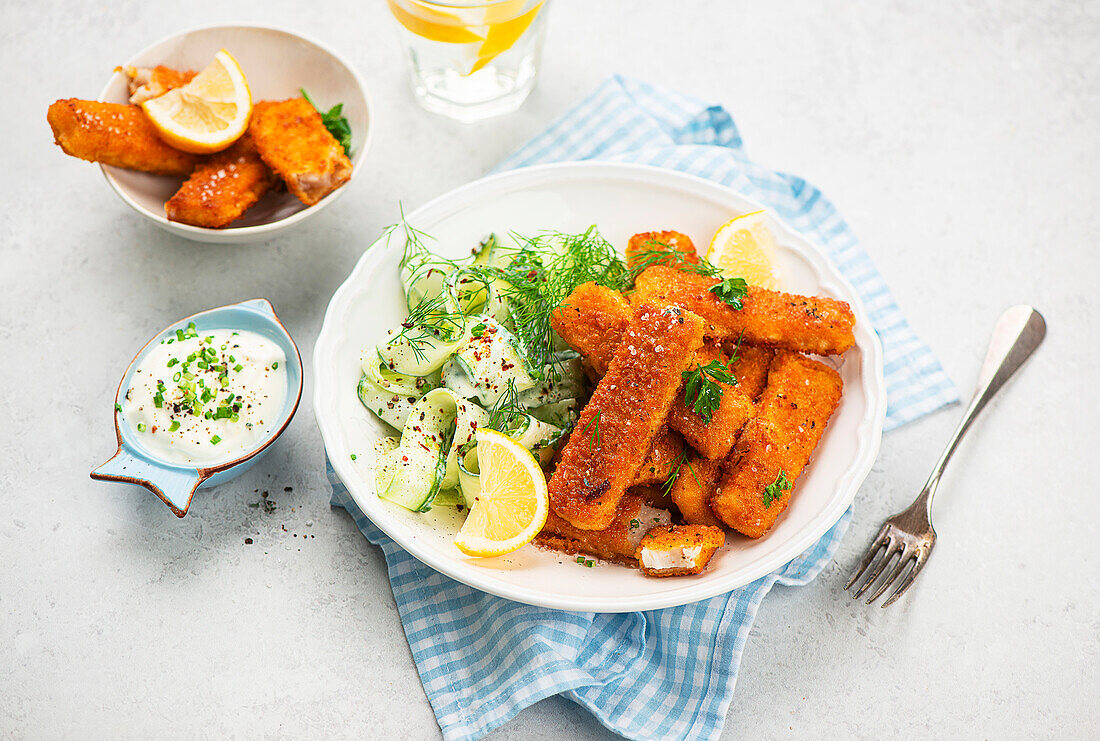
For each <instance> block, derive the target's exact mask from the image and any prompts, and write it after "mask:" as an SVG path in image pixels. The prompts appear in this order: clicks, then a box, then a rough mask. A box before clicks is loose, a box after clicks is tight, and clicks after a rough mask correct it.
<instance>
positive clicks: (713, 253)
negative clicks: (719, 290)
mask: <svg viewBox="0 0 1100 741" xmlns="http://www.w3.org/2000/svg"><path fill="white" fill-rule="evenodd" d="M706 259H707V262H709V263H711V264H712V265H715V266H717V267H718V268H719V269H720V270H721V271H722V275H723V276H725V277H726V278H744V279H745V282H746V283H748V284H749V285H753V286H761V287H762V288H771V289H773V290H777V289H778V288H779V286H780V282H779V276H778V274H777V271H776V269H775V237H773V236H772V233H771V230H770V229H768V212H767V211H753V212H752V213H748V214H743V215H741V216H736V217H734V218H732V219H730V220H729V221H727V222H726V223H725V224H723V225H722V226H720V227H718V231H716V232H715V233H714V237H713V238H712V239H711V240H710V247H708V248H707V254H706Z"/></svg>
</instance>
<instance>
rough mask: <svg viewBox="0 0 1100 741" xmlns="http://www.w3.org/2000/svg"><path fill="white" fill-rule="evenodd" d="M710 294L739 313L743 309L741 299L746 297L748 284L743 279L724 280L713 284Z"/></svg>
mask: <svg viewBox="0 0 1100 741" xmlns="http://www.w3.org/2000/svg"><path fill="white" fill-rule="evenodd" d="M710 292H711V293H713V294H714V295H715V296H717V297H718V298H720V299H722V300H723V301H725V302H726V303H727V304H729V305H730V306H732V307H733V308H734V309H737V310H738V311H740V310H741V309H743V308H745V306H744V304H743V303H742V302H741V299H743V298H744V297H745V296H747V295H748V293H749V284H748V283H746V282H745V279H744V278H726V279H725V280H720V281H718V282H717V283H715V284H714V285H713V286H712V287H711V289H710Z"/></svg>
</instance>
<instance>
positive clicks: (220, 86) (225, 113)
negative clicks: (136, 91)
mask: <svg viewBox="0 0 1100 741" xmlns="http://www.w3.org/2000/svg"><path fill="white" fill-rule="evenodd" d="M141 107H142V108H143V109H145V113H146V115H147V116H149V119H150V120H151V121H152V122H153V125H154V126H156V127H157V132H158V133H159V134H160V136H161V138H162V139H164V141H166V142H168V143H169V144H171V145H172V146H173V147H175V148H176V149H182V150H183V151H184V152H194V153H195V154H208V153H210V152H220V151H221V150H223V149H225V148H226V147H228V146H229V145H230V144H232V143H233V142H235V141H237V139H239V138H241V135H242V134H244V132H245V130H246V129H247V128H248V119H249V118H250V117H251V115H252V93H251V92H250V91H249V89H248V81H247V80H246V79H245V76H244V72H242V71H241V66H240V65H239V64H237V60H236V59H234V58H233V56H232V55H231V54H230V53H229V52H227V51H226V50H225V49H222V50H221V51H219V52H218V53H217V54H216V55H215V56H214V61H213V62H211V63H210V65H209V66H207V68H206V69H204V70H203V71H202V72H200V73H198V74H197V75H195V78H194V79H193V80H191V82H189V83H187V84H186V85H184V86H183V87H178V88H176V89H174V90H169V91H168V92H167V93H165V94H164V95H161V96H160V97H157V98H152V99H150V100H147V101H145V102H144V103H142V104H141Z"/></svg>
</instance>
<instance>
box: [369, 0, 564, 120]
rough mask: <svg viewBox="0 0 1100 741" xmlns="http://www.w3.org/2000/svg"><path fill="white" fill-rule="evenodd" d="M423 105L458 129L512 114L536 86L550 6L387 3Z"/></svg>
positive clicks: (449, 0) (488, 1) (433, 0)
mask: <svg viewBox="0 0 1100 741" xmlns="http://www.w3.org/2000/svg"><path fill="white" fill-rule="evenodd" d="M387 2H388V3H389V6H390V10H391V11H392V12H393V15H394V17H395V18H396V19H397V20H398V22H399V23H400V24H401V33H402V36H403V38H404V41H405V47H406V50H407V52H408V55H409V63H410V67H411V71H412V85H413V93H414V94H415V95H416V99H417V100H418V101H420V105H422V106H423V107H424V108H426V109H427V110H429V111H432V112H434V113H441V114H443V115H445V116H450V117H451V118H454V119H457V120H459V121H478V120H481V119H483V118H488V117H490V116H497V115H500V114H502V113H510V112H512V111H514V110H516V109H517V108H519V107H520V105H522V104H523V101H524V100H525V99H526V98H527V95H528V94H529V93H530V92H531V89H532V88H533V87H534V86H535V76H536V74H537V72H538V64H539V54H540V53H541V51H542V37H543V33H544V30H545V27H546V5H547V3H548V2H549V0H439V1H437V0H387Z"/></svg>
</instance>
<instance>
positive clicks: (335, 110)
mask: <svg viewBox="0 0 1100 741" xmlns="http://www.w3.org/2000/svg"><path fill="white" fill-rule="evenodd" d="M298 90H299V91H301V93H302V97H303V98H305V99H306V102H308V103H309V104H310V105H311V106H313V107H314V108H316V109H317V112H318V113H320V114H321V123H323V124H324V125H325V128H326V129H328V133H330V134H332V137H333V138H334V139H335V140H336V141H338V142H340V146H341V147H343V148H344V154H346V155H347V156H348V157H350V156H351V124H350V123H348V119H347V116H345V115H344V104H343V103H337V104H336V105H334V106H333V107H332V108H329V109H328V111H322V110H321V109H320V108H317V104H316V103H314V102H313V99H312V98H310V97H309V93H307V92H306V91H305V89H304V88H298Z"/></svg>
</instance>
